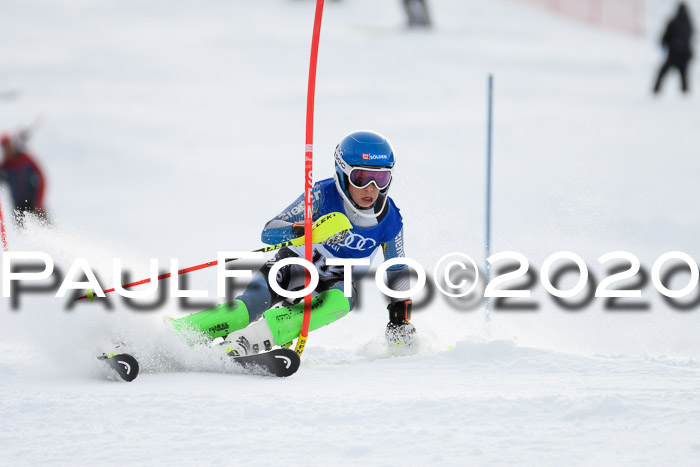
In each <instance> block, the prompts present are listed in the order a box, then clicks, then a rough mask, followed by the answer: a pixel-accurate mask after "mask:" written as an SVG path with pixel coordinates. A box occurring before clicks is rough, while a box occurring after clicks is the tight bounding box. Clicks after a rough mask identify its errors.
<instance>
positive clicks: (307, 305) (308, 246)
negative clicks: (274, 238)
mask: <svg viewBox="0 0 700 467" xmlns="http://www.w3.org/2000/svg"><path fill="white" fill-rule="evenodd" d="M322 16H323V0H317V1H316V13H315V16H314V32H313V36H312V37H311V60H310V62H309V87H308V91H307V94H306V147H305V154H304V161H305V164H304V169H305V170H304V194H305V196H304V237H306V239H307V240H306V242H305V243H304V257H305V258H306V261H309V262H313V249H312V241H311V239H310V235H309V233H310V232H311V213H312V210H313V193H312V190H313V184H314V182H313V176H312V169H313V161H314V96H315V92H316V63H317V61H318V43H319V39H320V37H321V17H322ZM304 283H305V287H308V286H309V284H310V283H311V277H310V275H309V273H308V271H307V273H306V279H305V281H304ZM310 323H311V294H310V293H309V294H308V295H306V296H304V317H303V320H302V322H301V332H300V333H299V339H297V345H296V348H295V349H294V351H295V352H296V353H297V354H298V355H301V353H302V352H303V351H304V346H305V345H306V339H307V338H308V336H309V324H310Z"/></svg>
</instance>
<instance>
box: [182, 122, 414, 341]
mask: <svg viewBox="0 0 700 467" xmlns="http://www.w3.org/2000/svg"><path fill="white" fill-rule="evenodd" d="M394 162H395V157H394V151H393V148H392V146H391V143H390V142H389V141H388V140H387V139H386V138H385V137H383V136H382V135H380V134H379V133H376V132H373V131H367V130H358V131H354V132H352V133H350V134H348V135H347V136H345V137H344V138H343V139H342V140H341V141H340V143H339V144H338V145H337V147H336V149H335V175H334V177H333V178H328V179H325V180H321V181H319V182H317V183H315V184H314V187H313V219H314V220H316V219H318V218H319V217H321V216H323V215H326V214H328V213H331V212H342V213H344V214H345V215H347V216H348V218H349V219H350V221H351V223H352V226H353V228H352V229H351V230H350V232H349V233H348V235H347V236H346V237H345V238H344V239H343V240H342V241H341V242H340V243H337V244H330V245H321V244H314V246H313V263H314V265H315V266H316V269H317V271H318V273H319V285H318V286H317V288H316V290H315V296H314V298H313V300H312V311H311V322H310V327H309V329H310V330H314V329H317V328H320V327H321V326H324V325H326V324H330V323H331V322H333V321H336V320H338V319H340V318H342V317H343V316H345V315H346V314H347V313H348V312H349V311H350V310H352V308H353V306H354V303H355V289H354V287H353V288H352V291H353V294H352V297H349V298H346V297H345V296H344V293H343V290H344V285H345V284H344V280H343V279H344V273H343V267H342V266H331V265H327V264H326V259H327V258H369V259H370V260H371V259H372V258H373V257H374V255H375V254H376V252H377V250H378V248H379V246H380V245H381V246H382V250H383V254H384V258H385V259H391V258H397V257H403V256H404V249H403V223H402V218H401V215H400V214H399V209H398V208H397V207H396V205H395V204H394V202H393V200H392V199H391V198H390V197H389V196H388V191H389V187H390V185H391V182H392V174H393V168H394ZM303 219H304V198H303V195H301V196H300V197H299V198H297V199H296V201H294V202H293V203H292V204H291V205H290V206H289V207H287V208H286V209H285V210H284V211H282V212H281V213H280V214H279V215H277V216H276V217H274V218H273V219H272V220H270V221H269V222H268V223H267V224H266V225H265V227H264V229H263V232H262V241H263V242H265V243H268V244H277V243H281V242H284V241H287V240H290V239H292V238H297V237H300V236H302V235H304V227H303ZM290 257H302V258H303V257H304V249H303V247H289V248H283V249H281V250H280V251H279V252H278V253H277V254H276V255H275V256H274V258H272V259H270V260H269V261H268V262H267V263H265V265H264V266H263V267H262V268H261V270H260V271H259V272H258V273H256V274H255V275H254V277H253V278H252V279H251V282H250V284H249V285H248V287H247V288H246V290H245V291H244V292H243V294H242V295H240V296H239V297H237V299H236V300H235V301H233V302H231V303H225V304H222V305H219V306H216V307H213V308H209V309H207V310H203V311H200V312H197V313H194V314H191V315H189V316H185V317H182V318H179V319H177V320H174V322H173V324H174V326H175V327H176V329H179V330H183V329H188V330H194V331H199V332H203V333H205V334H206V335H207V336H208V337H209V338H211V339H216V338H218V337H225V343H226V344H227V345H229V346H230V347H229V348H227V352H230V353H231V354H233V355H248V354H254V353H258V352H261V351H266V350H270V349H271V348H272V346H274V345H279V346H286V345H287V344H290V343H291V341H292V340H293V339H295V338H296V337H298V336H299V333H300V331H301V323H302V317H303V309H304V304H303V302H300V303H296V304H291V306H288V307H281V308H272V307H273V306H275V305H276V304H279V303H280V302H283V301H284V297H282V296H280V295H278V294H277V293H276V292H275V291H274V290H273V289H272V288H271V287H270V285H269V283H268V281H269V280H275V281H276V282H277V284H279V285H280V286H281V287H282V288H283V289H285V290H290V291H291V290H301V289H303V288H304V285H305V284H304V281H305V268H304V267H303V266H301V265H296V264H292V265H287V266H284V267H283V268H281V269H280V270H279V272H278V273H277V275H276V277H268V273H269V271H270V268H272V266H273V265H274V264H275V263H276V262H277V261H280V260H282V259H284V258H290ZM368 270H369V266H355V267H353V274H352V280H353V282H354V281H357V280H359V279H361V278H362V276H364V275H365V274H366V273H367V272H368ZM387 284H388V286H389V287H390V288H391V289H393V290H396V291H406V290H408V289H409V287H410V278H409V271H408V266H406V265H403V264H401V265H394V266H392V267H390V268H389V269H388V270H387ZM411 305H412V302H411V300H409V299H392V301H391V303H390V304H389V306H388V307H387V308H388V310H389V323H388V324H387V327H386V332H385V336H386V338H387V340H388V341H389V342H391V343H395V344H402V345H411V344H412V343H413V342H414V340H415V328H414V327H413V325H412V324H411V323H410V319H411Z"/></svg>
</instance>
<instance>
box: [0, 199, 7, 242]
mask: <svg viewBox="0 0 700 467" xmlns="http://www.w3.org/2000/svg"><path fill="white" fill-rule="evenodd" d="M0 237H1V238H2V251H7V234H6V233H5V218H3V217H2V202H1V201H0Z"/></svg>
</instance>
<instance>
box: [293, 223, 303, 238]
mask: <svg viewBox="0 0 700 467" xmlns="http://www.w3.org/2000/svg"><path fill="white" fill-rule="evenodd" d="M292 234H294V238H299V237H303V236H304V221H300V222H295V223H294V224H292Z"/></svg>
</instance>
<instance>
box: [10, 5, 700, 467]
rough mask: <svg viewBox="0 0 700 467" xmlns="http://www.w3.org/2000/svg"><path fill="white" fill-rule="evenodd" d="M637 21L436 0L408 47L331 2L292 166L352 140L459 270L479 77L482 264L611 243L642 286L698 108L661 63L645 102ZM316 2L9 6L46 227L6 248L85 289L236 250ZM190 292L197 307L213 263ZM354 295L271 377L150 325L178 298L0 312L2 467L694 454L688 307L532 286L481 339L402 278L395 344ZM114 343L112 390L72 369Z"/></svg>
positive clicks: (697, 351)
mask: <svg viewBox="0 0 700 467" xmlns="http://www.w3.org/2000/svg"><path fill="white" fill-rule="evenodd" d="M689 3H690V5H691V8H693V9H694V10H693V11H695V12H696V13H700V4H698V2H689ZM646 4H647V22H648V27H647V34H646V36H645V37H634V36H628V35H623V34H620V33H615V32H612V31H609V30H602V29H598V28H595V27H592V26H589V25H585V24H580V23H576V22H573V21H570V20H567V19H564V18H561V17H558V16H555V15H552V14H549V13H547V12H544V11H540V10H538V9H533V8H530V7H528V6H527V5H523V4H520V3H518V2H509V1H506V0H493V1H489V2H484V1H477V0H435V1H433V2H431V7H432V13H433V16H434V21H435V24H436V27H435V28H434V29H433V30H431V31H410V30H408V29H406V28H405V26H404V18H403V12H402V10H401V8H400V2H399V1H398V0H397V1H388V0H383V1H377V0H352V1H350V0H345V1H340V2H330V1H329V2H326V7H325V12H324V19H323V29H322V39H321V47H320V55H319V65H318V83H317V89H316V119H315V136H314V148H315V161H314V173H315V174H316V177H315V178H316V179H317V180H320V179H322V178H326V177H327V176H330V175H331V174H332V169H333V165H332V157H331V155H332V152H333V149H334V147H335V144H336V143H337V142H338V141H339V140H340V138H342V136H343V135H344V134H346V133H347V132H349V131H351V130H354V129H357V128H370V129H374V130H377V131H380V132H382V133H384V134H385V135H386V136H388V137H389V138H390V139H391V141H392V143H393V145H394V148H395V150H396V154H397V159H398V163H397V169H396V173H395V181H394V183H393V185H392V188H391V195H392V197H393V198H394V199H395V201H396V203H397V204H398V206H399V207H400V208H401V212H402V215H403V217H404V223H405V242H406V253H407V255H408V256H409V257H411V258H413V259H415V260H417V261H419V262H420V263H421V264H423V265H424V266H425V268H426V270H428V271H429V272H430V271H432V268H433V266H434V265H435V263H436V262H437V261H438V259H439V258H440V257H441V256H443V255H444V254H447V253H449V252H454V251H457V252H462V253H465V254H469V255H471V256H472V257H473V258H475V259H476V260H477V262H479V263H483V261H484V192H485V185H484V172H485V157H484V152H485V147H486V140H485V130H486V123H485V113H486V77H487V75H488V74H489V73H493V74H494V76H495V107H494V199H493V209H494V211H493V216H494V217H493V245H492V251H493V252H497V251H506V250H512V251H517V252H520V253H523V254H525V255H526V256H527V257H528V259H529V261H530V263H531V265H532V267H533V268H534V269H535V270H536V271H539V269H540V268H541V266H542V264H543V262H544V260H545V259H546V258H547V257H548V256H549V255H550V254H552V253H554V252H556V251H560V250H568V251H572V252H575V253H576V254H578V255H580V256H581V257H582V258H584V259H585V260H586V262H587V263H588V265H589V267H590V269H591V273H592V274H593V275H595V277H596V278H597V280H600V279H601V278H603V277H604V276H605V275H607V274H606V269H604V268H603V267H602V266H601V265H600V264H598V263H597V258H598V257H600V256H601V255H603V254H604V253H607V252H610V251H615V250H626V251H630V252H632V253H634V254H636V255H637V256H638V257H639V258H640V260H641V262H642V265H643V267H644V268H645V270H646V271H647V272H648V271H650V270H651V267H652V264H653V262H654V261H655V259H656V258H658V257H659V256H660V255H661V254H663V253H665V252H667V251H682V252H685V253H687V254H689V255H691V256H692V257H693V258H696V259H697V258H700V248H698V242H697V238H698V237H699V234H700V221H698V217H697V213H698V212H700V198H699V197H698V196H697V189H696V186H697V179H698V176H700V158H698V155H699V154H700V138H698V130H697V123H698V97H697V95H696V94H691V95H689V96H687V97H682V96H681V95H680V93H679V91H678V87H679V80H678V77H677V76H674V75H670V76H669V77H668V79H667V82H666V83H665V87H664V90H663V93H662V95H660V96H657V97H654V96H652V95H651V93H650V89H651V86H652V84H653V79H654V77H655V76H654V73H655V71H656V68H657V66H659V65H660V63H661V61H662V59H663V56H662V53H661V50H660V49H659V47H658V36H659V34H660V32H661V29H662V27H663V23H664V21H665V20H666V19H667V18H668V16H669V15H670V14H671V13H672V11H673V8H674V4H673V2H670V1H662V0H647V2H646ZM313 15H314V2H311V1H309V0H306V1H290V0H265V1H258V2H251V1H243V0H234V1H223V0H206V1H203V2H184V1H172V0H171V1H164V0H152V1H150V2H136V1H133V0H122V1H110V0H104V1H99V2H93V1H86V0H62V1H55V2H44V1H39V0H7V1H5V2H4V3H3V6H2V14H1V15H0V41H1V42H2V43H3V44H4V46H3V47H2V48H0V63H2V68H1V69H0V91H8V90H10V91H11V90H16V91H17V92H18V98H17V99H15V100H4V101H0V128H3V129H16V128H19V127H20V126H22V125H26V124H28V123H30V122H32V121H33V120H34V119H36V118H37V117H38V116H41V124H40V126H39V127H38V129H37V130H36V132H35V136H34V138H33V139H32V142H31V143H32V149H33V150H34V152H35V153H36V154H37V157H38V159H39V161H40V163H41V164H42V165H43V166H44V167H45V170H46V172H47V175H48V177H49V187H48V193H47V198H48V208H49V210H50V212H51V214H52V216H53V218H54V226H53V228H50V229H49V228H46V227H43V226H40V225H35V224H32V225H30V226H29V227H28V228H27V230H26V231H24V232H18V231H17V229H15V228H14V227H13V226H12V225H8V242H9V247H10V250H11V251H27V250H39V251H45V252H47V253H49V254H50V255H51V256H52V257H53V258H54V260H55V262H56V265H57V267H59V268H60V269H61V271H62V272H63V273H64V274H65V273H66V272H67V271H68V268H69V266H70V264H71V263H72V262H73V261H74V260H75V259H76V258H84V259H86V260H87V261H88V263H89V264H90V265H91V266H92V267H93V268H94V269H95V271H96V272H98V274H99V276H100V278H101V279H103V280H104V281H105V283H106V284H105V285H106V286H107V287H108V286H110V285H111V284H112V281H113V277H112V271H111V265H112V259H113V258H115V257H120V258H122V260H123V262H124V265H125V267H126V268H127V269H129V270H130V271H131V272H132V273H133V276H134V277H136V276H142V275H144V274H147V273H148V260H149V258H158V259H159V260H160V261H161V265H162V266H165V265H167V262H168V261H169V259H170V258H178V260H179V262H180V263H179V264H180V266H181V267H184V266H187V265H194V264H199V263H201V262H204V261H208V260H211V259H214V258H216V254H217V252H218V251H245V250H249V249H254V248H258V247H259V245H260V244H259V234H260V230H261V228H262V226H263V225H264V223H265V222H266V221H267V220H268V219H269V218H271V217H272V216H273V215H275V214H276V213H278V212H279V211H280V210H281V209H282V208H284V207H285V206H286V205H287V204H288V203H289V202H291V200H293V199H294V198H295V197H296V196H297V195H298V194H299V193H300V192H301V189H302V188H303V181H304V178H303V170H302V158H303V152H304V129H305V112H306V86H307V72H308V58H309V48H310V42H311V30H312V25H313ZM692 71H694V70H692V69H691V86H692V88H693V89H694V91H695V90H696V89H697V88H698V87H699V86H700V82H699V81H698V79H697V73H692ZM7 197H8V194H7V191H6V190H5V189H2V190H0V198H1V199H2V202H3V209H4V211H5V213H6V216H7V215H8V211H9V205H8V203H7ZM190 276H191V277H189V286H190V288H199V289H205V290H208V291H209V293H210V294H211V295H212V296H213V295H215V293H216V277H215V273H214V271H209V270H207V271H201V272H197V273H192V274H190ZM572 280H573V279H572ZM684 280H685V279H682V278H679V279H678V280H677V281H674V284H675V282H678V283H677V284H675V288H681V287H682V286H683V284H684V282H683V281H684ZM624 284H625V285H627V286H628V287H630V288H633V287H632V286H633V285H634V284H633V281H628V282H625V283H624ZM565 285H566V284H564V285H562V288H564V286H565ZM360 293H361V298H360V302H359V305H358V307H357V309H356V310H354V311H353V312H352V313H351V314H350V315H349V316H348V317H346V318H343V319H342V320H341V321H339V322H337V323H334V324H333V325H331V326H327V327H325V328H323V329H321V330H318V331H317V332H314V333H312V334H311V336H310V338H309V342H308V345H307V350H306V351H305V352H304V354H303V356H302V367H301V369H300V370H299V372H298V373H297V374H295V375H294V376H293V377H290V378H285V379H276V378H270V377H261V376H249V375H242V374H240V373H239V371H238V369H237V368H236V367H235V365H233V364H232V363H230V362H226V361H223V360H222V359H221V358H220V355H219V353H218V352H217V351H216V349H211V348H208V347H206V346H201V345H198V346H188V345H187V344H185V343H183V342H181V340H180V339H178V338H177V336H175V335H174V334H173V332H172V331H170V330H169V329H168V328H167V326H163V325H162V319H163V317H165V316H172V317H176V316H181V315H183V314H184V313H185V312H184V311H182V310H180V309H178V307H177V306H176V304H175V303H174V302H170V301H169V302H167V304H166V305H165V306H164V307H161V308H159V309H158V310H157V311H150V312H136V311H134V310H132V309H130V308H128V307H127V306H125V305H124V302H123V301H120V300H110V303H112V305H113V308H112V309H111V310H108V309H106V308H105V306H104V305H103V304H102V303H103V302H102V303H100V302H98V303H87V302H81V303H80V304H78V305H75V306H74V307H73V308H72V309H67V306H68V304H69V302H70V300H69V298H67V297H66V298H62V299H61V298H55V297H54V296H53V294H52V293H42V294H38V293H33V294H30V293H24V294H21V295H20V297H19V306H18V307H13V304H12V302H11V300H10V299H7V298H2V299H0V465H7V466H16V465H34V464H43V463H46V464H50V465H90V464H96V465H204V464H213V463H224V462H227V463H231V462H233V463H236V464H238V463H256V464H261V463H263V462H266V463H273V464H282V463H285V464H286V463H295V464H301V465H360V464H362V465H470V464H472V465H487V464H488V465H493V464H496V465H523V464H524V465H659V464H663V465H697V464H698V462H700V440H698V437H697V433H698V432H699V431H700V409H699V407H700V395H699V394H700V391H699V389H700V385H699V384H698V377H699V376H700V363H699V359H700V339H698V338H697V336H698V325H699V324H700V323H699V322H698V310H697V308H698V307H697V306H696V307H694V308H693V309H691V310H689V311H678V310H676V309H674V308H672V307H670V306H669V305H668V304H667V303H666V302H665V301H664V300H662V299H661V297H660V295H659V294H658V292H656V291H655V290H654V288H653V286H652V284H651V282H648V283H647V284H645V285H644V286H643V288H642V300H644V301H645V302H646V303H647V304H648V309H647V310H645V311H639V310H637V311H609V310H606V309H605V308H604V306H603V304H604V302H603V301H602V299H596V300H594V301H592V303H591V304H590V305H588V306H586V307H583V308H582V309H579V310H578V311H569V310H566V309H564V308H562V307H560V306H558V305H557V304H556V303H555V302H554V301H553V300H552V297H551V296H549V295H548V294H547V293H545V292H544V290H543V287H542V285H541V284H540V283H537V284H535V285H534V286H533V295H532V297H531V299H530V301H531V302H534V303H536V304H538V305H539V308H538V309H537V310H535V311H529V312H527V311H508V312H506V311H497V310H494V311H492V312H491V319H490V321H488V322H487V321H486V320H485V313H486V311H485V309H484V307H483V306H482V305H481V303H480V302H479V301H478V300H477V301H476V302H474V303H471V304H465V303H463V302H458V303H456V304H455V303H454V302H450V301H448V300H447V299H446V298H445V297H444V296H442V295H441V294H440V293H439V292H435V293H433V294H432V295H431V294H430V293H428V292H427V291H425V292H423V293H421V294H419V295H417V296H416V297H414V299H415V301H416V303H417V304H419V305H420V306H417V310H416V311H415V313H414V319H413V322H414V324H415V325H416V327H417V329H418V332H419V335H420V345H419V346H418V348H416V349H414V350H413V351H411V352H404V353H397V352H395V351H392V350H391V349H388V348H386V347H385V346H384V344H383V343H382V339H383V331H384V326H385V323H386V319H387V313H386V310H385V303H386V298H385V297H383V296H382V295H381V294H380V293H379V292H378V290H377V288H376V286H375V285H374V283H373V281H372V280H371V278H370V279H368V280H366V281H363V283H362V286H361V290H360ZM697 293H698V290H697V289H696V291H695V293H694V294H693V295H692V296H691V297H690V298H688V299H684V300H685V302H688V301H690V300H692V299H693V297H697ZM572 300H574V299H572ZM193 301H194V302H195V305H194V306H193V307H192V308H191V309H190V310H189V311H194V310H196V309H198V306H199V308H204V307H205V306H206V304H207V303H216V299H215V298H210V299H208V301H207V300H203V299H196V300H193ZM121 341H124V342H127V343H128V345H129V346H130V347H129V348H130V350H131V352H132V353H134V355H136V356H137V357H138V358H139V360H140V363H141V366H142V374H141V375H140V376H139V377H138V379H137V380H135V381H134V382H132V383H124V382H121V381H114V375H113V374H112V373H111V372H110V370H108V369H107V368H105V366H104V365H103V364H101V363H100V362H98V361H97V360H96V359H95V358H94V356H95V355H96V354H97V353H99V352H101V351H104V350H109V347H110V346H111V345H112V343H113V342H121Z"/></svg>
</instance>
